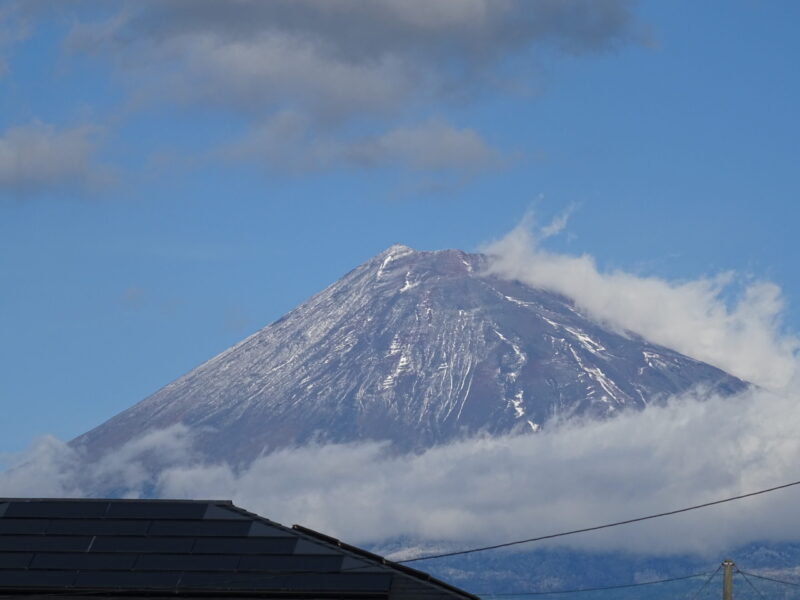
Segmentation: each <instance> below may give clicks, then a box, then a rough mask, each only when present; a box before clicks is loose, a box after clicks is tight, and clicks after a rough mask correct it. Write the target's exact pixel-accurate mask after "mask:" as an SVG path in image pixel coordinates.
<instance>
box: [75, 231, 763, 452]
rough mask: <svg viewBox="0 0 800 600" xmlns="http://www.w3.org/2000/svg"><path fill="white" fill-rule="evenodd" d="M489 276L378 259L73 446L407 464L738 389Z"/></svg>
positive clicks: (454, 258) (445, 265) (683, 359)
mask: <svg viewBox="0 0 800 600" xmlns="http://www.w3.org/2000/svg"><path fill="white" fill-rule="evenodd" d="M488 265H489V259H488V258H487V257H486V256H484V255H481V254H467V253H465V252H462V251H459V250H441V251H436V252H423V251H417V250H413V249H411V248H409V247H406V246H401V245H395V246H392V247H390V248H388V249H387V250H385V251H384V252H382V253H380V254H378V255H377V256H375V257H373V258H372V259H370V260H368V261H367V262H365V263H364V264H362V265H360V266H359V267H357V268H355V269H354V270H353V271H351V272H350V273H348V274H346V275H345V276H344V277H342V278H341V279H340V280H339V281H337V282H335V283H334V284H332V285H331V286H329V287H328V288H326V289H325V290H323V291H322V292H320V293H318V294H317V295H315V296H313V297H312V298H310V299H309V300H308V301H306V302H305V303H304V304H302V305H300V306H298V307H297V308H295V309H294V310H292V311H290V312H289V313H288V314H286V315H285V316H283V317H281V318H280V319H278V320H277V321H275V322H274V323H272V324H271V325H268V326H266V327H264V328H263V329H261V330H260V331H258V332H256V333H255V334H253V335H251V336H250V337H248V338H246V339H245V340H243V341H242V342H240V343H238V344H236V345H235V346H233V347H232V348H229V349H228V350H225V351H224V352H222V353H221V354H219V355H218V356H216V357H215V358H212V359H211V360H209V361H208V362H206V363H204V364H202V365H200V366H198V367H197V368H195V369H193V370H192V371H190V372H189V373H187V374H186V375H184V376H182V377H180V378H179V379H177V380H175V381H173V382H172V383H170V384H169V385H167V386H166V387H164V388H162V389H161V390H159V391H157V392H156V393H155V394H153V395H152V396H150V397H148V398H146V399H144V400H142V401H141V402H139V403H138V404H136V405H135V406H133V407H131V408H130V409H128V410H125V411H124V412H122V413H120V414H118V415H117V416H115V417H113V418H112V419H110V420H109V421H107V422H106V423H104V424H102V425H100V426H99V427H97V428H95V429H93V430H91V431H89V432H87V433H85V434H84V435H82V436H80V437H78V438H76V439H75V440H73V442H72V444H73V445H76V446H82V447H85V448H86V449H88V450H89V451H90V453H91V454H94V453H95V452H103V451H105V450H108V449H111V448H115V447H118V446H119V445H120V444H122V443H124V442H126V441H128V440H131V439H133V438H135V437H137V436H139V435H142V434H144V433H146V432H148V431H151V430H154V429H160V428H165V427H168V426H171V425H175V424H178V423H183V424H185V425H187V426H188V427H190V428H191V429H192V431H193V432H194V433H195V434H196V439H197V443H198V448H199V450H200V451H201V452H203V453H205V454H207V455H213V456H215V457H217V458H222V459H224V460H227V461H229V462H231V463H232V464H241V463H244V462H248V461H251V460H253V459H254V458H256V457H258V456H259V455H262V454H264V453H266V452H270V451H273V450H276V449H280V448H285V447H290V446H297V445H303V444H306V443H309V442H312V441H319V442H352V441H362V440H387V441H388V442H389V443H390V445H391V446H392V447H393V448H394V449H396V450H397V451H420V450H423V449H425V448H429V447H431V446H434V445H437V444H442V443H446V442H448V441H451V440H454V439H458V438H462V437H467V436H472V435H498V434H505V433H535V432H537V431H539V430H540V429H541V428H543V427H547V426H548V424H550V423H553V422H556V421H561V420H567V419H572V418H576V417H585V418H606V417H610V416H613V415H614V414H616V413H618V412H620V411H625V410H632V409H641V408H643V407H645V406H646V405H648V404H650V403H658V402H663V401H664V400H666V399H667V398H668V397H670V396H672V395H675V394H680V393H682V392H686V391H688V390H690V389H693V388H698V389H702V390H704V391H705V392H706V393H709V394H712V393H715V394H722V395H727V394H733V393H736V392H738V391H740V390H742V389H744V388H745V387H747V385H748V384H746V383H745V382H743V381H741V380H740V379H737V378H736V377H733V376H731V375H728V374H727V373H725V372H723V371H721V370H719V369H717V368H715V367H713V366H711V365H708V364H705V363H703V362H699V361H697V360H693V359H691V358H689V357H687V356H684V355H682V354H679V353H677V352H674V351H672V350H669V349H667V348H664V347H661V346H658V345H655V344H652V343H649V342H647V341H645V340H644V339H642V338H640V337H638V336H636V335H634V334H632V333H629V332H624V331H616V330H614V329H612V328H610V327H608V326H605V325H603V324H601V323H599V322H597V321H595V320H592V319H591V318H590V317H589V316H587V315H585V314H582V313H581V311H580V310H579V309H578V308H577V307H576V305H575V303H574V302H572V301H571V300H570V299H568V298H566V297H564V296H561V295H558V294H556V293H552V292H549V291H546V290H543V289H536V288H532V287H530V286H528V285H526V284H524V283H522V282H519V281H510V280H505V279H502V278H500V277H497V276H495V275H492V274H491V273H490V271H489V269H488Z"/></svg>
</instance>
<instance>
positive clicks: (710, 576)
mask: <svg viewBox="0 0 800 600" xmlns="http://www.w3.org/2000/svg"><path fill="white" fill-rule="evenodd" d="M721 568H722V565H721V564H720V565H719V566H718V567H717V570H716V571H714V572H713V573H712V574H711V575H709V576H708V579H706V580H705V581H704V582H703V585H701V586H700V589H699V590H697V591H696V592H695V593H694V595H693V596H692V598H691V600H697V598H698V597H699V596H700V594H702V593H703V590H704V589H706V587H708V584H709V583H711V580H712V579H714V576H715V575H716V574H717V573H719V570H720V569H721Z"/></svg>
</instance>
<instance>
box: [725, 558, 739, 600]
mask: <svg viewBox="0 0 800 600" xmlns="http://www.w3.org/2000/svg"><path fill="white" fill-rule="evenodd" d="M735 566H736V565H734V564H733V561H732V560H730V559H725V560H723V561H722V600H733V567H735Z"/></svg>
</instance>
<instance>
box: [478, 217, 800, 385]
mask: <svg viewBox="0 0 800 600" xmlns="http://www.w3.org/2000/svg"><path fill="white" fill-rule="evenodd" d="M484 250H485V252H486V253H487V254H489V255H490V256H491V257H492V261H491V267H490V270H491V271H492V272H493V273H495V274H497V275H500V276H503V277H507V278H513V279H519V280H520V281H524V282H526V283H528V284H530V285H533V286H536V287H542V288H546V289H549V290H552V291H555V292H558V293H560V294H564V295H565V296H568V297H569V298H572V299H573V300H574V301H575V303H576V305H577V306H578V307H579V309H580V310H582V311H584V312H586V313H587V314H589V315H590V316H592V317H594V318H595V319H597V320H599V321H601V322H605V323H606V324H608V325H610V326H613V327H615V328H617V329H619V330H620V331H623V332H624V331H630V332H634V333H636V334H638V335H641V336H642V337H644V338H646V339H648V340H650V341H651V342H654V343H657V344H661V345H663V346H667V347H668V348H672V349H674V350H677V351H679V352H682V353H683V354H686V355H688V356H691V357H692V358H695V359H697V360H701V361H704V362H707V363H709V364H712V365H714V366H717V367H719V368H721V369H723V370H725V371H728V372H729V373H731V374H733V375H736V376H737V377H740V378H742V379H745V380H747V381H750V382H753V383H756V384H758V385H762V386H765V387H768V388H771V389H781V388H784V387H786V386H787V385H789V384H790V382H791V381H792V378H793V377H796V376H797V370H796V367H797V361H796V357H797V353H798V349H799V348H800V341H799V340H798V338H797V337H796V336H795V335H793V334H789V333H785V332H784V331H783V329H782V324H781V314H782V311H783V307H784V305H783V298H782V295H781V290H780V288H779V287H778V286H776V285H775V284H774V283H771V282H768V281H743V280H742V278H737V277H736V276H735V275H733V274H731V273H723V274H720V275H716V276H710V277H702V278H699V279H695V280H690V281H683V282H670V281H666V280H663V279H659V278H657V277H640V276H637V275H633V274H630V273H626V272H623V271H612V272H607V273H605V272H601V271H600V270H599V269H598V267H597V265H596V263H595V261H594V259H593V258H592V257H591V256H588V255H582V256H569V255H564V254H555V253H551V252H548V251H547V250H544V249H542V248H541V247H540V246H539V245H538V240H537V239H536V238H535V236H534V235H533V234H532V233H531V226H530V220H529V219H526V220H523V222H522V223H521V224H520V225H519V226H518V227H517V228H515V229H514V230H513V231H512V232H511V233H509V234H508V235H507V236H505V237H504V238H503V239H501V240H499V241H497V242H494V243H492V244H490V245H488V246H487V247H486V248H485V249H484ZM737 286H741V291H740V293H739V294H738V297H736V298H734V299H733V300H731V299H730V295H731V292H733V291H736V289H737Z"/></svg>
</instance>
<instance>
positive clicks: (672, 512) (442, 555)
mask: <svg viewBox="0 0 800 600" xmlns="http://www.w3.org/2000/svg"><path fill="white" fill-rule="evenodd" d="M795 485H800V481H793V482H791V483H785V484H783V485H777V486H775V487H771V488H767V489H765V490H758V491H757V492H750V493H747V494H741V495H739V496H732V497H730V498H723V499H722V500H714V501H713V502H705V503H703V504H696V505H694V506H687V507H686V508H678V509H676V510H669V511H667V512H662V513H657V514H654V515H647V516H644V517H636V518H635V519H626V520H624V521H616V522H615V523H606V524H604V525H595V526H593V527H584V528H582V529H573V530H571V531H562V532H561V533H551V534H549V535H541V536H538V537H532V538H527V539H524V540H515V541H513V542H504V543H502V544H493V545H491V546H481V547H478V548H468V549H466V550H456V551H453V552H441V553H439V554H428V555H427V556H418V557H416V558H407V559H406V560H398V561H395V562H398V563H401V564H403V563H410V562H416V561H418V560H431V559H434V558H445V557H448V556H459V555H461V554H472V553H473V552H484V551H486V550H496V549H497V548H507V547H509V546H517V545H519V544H528V543H530V542H541V541H542V540H552V539H554V538H559V537H564V536H567V535H575V534H577V533H587V532H589V531H597V530H599V529H608V528H609V527H618V526H619V525H628V524H630V523H638V522H640V521H648V520H650V519H658V518H660V517H668V516H670V515H677V514H679V513H685V512H689V511H690V510H697V509H699V508H707V507H709V506H716V505H717V504H724V503H726V502H733V501H734V500H741V499H743V498H750V497H752V496H759V495H761V494H767V493H769V492H775V491H777V490H782V489H785V488H788V487H792V486H795Z"/></svg>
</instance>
